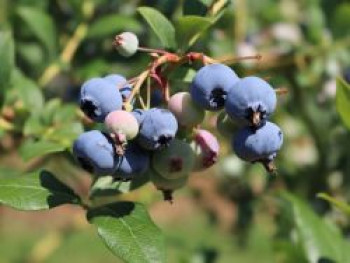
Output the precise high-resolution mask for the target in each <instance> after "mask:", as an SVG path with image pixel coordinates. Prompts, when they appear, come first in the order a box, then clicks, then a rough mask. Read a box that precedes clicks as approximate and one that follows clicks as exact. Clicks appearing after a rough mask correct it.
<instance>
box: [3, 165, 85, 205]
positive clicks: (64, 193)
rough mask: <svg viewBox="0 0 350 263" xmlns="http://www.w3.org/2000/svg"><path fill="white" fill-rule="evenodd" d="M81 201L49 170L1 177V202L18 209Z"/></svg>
mask: <svg viewBox="0 0 350 263" xmlns="http://www.w3.org/2000/svg"><path fill="white" fill-rule="evenodd" d="M79 202H80V199H79V197H78V196H77V195H76V194H75V193H74V192H73V191H72V189H70V188H69V187H68V186H66V185H65V184H63V183H61V182H60V181H59V180H57V179H56V177H55V176H54V175H53V174H52V173H50V172H48V171H39V172H34V173H30V174H26V175H24V176H20V177H15V178H1V179H0V203H1V204H3V205H7V206H10V207H12V208H15V209H18V210H26V211H34V210H45V209H50V208H53V207H56V206H59V205H63V204H77V203H79Z"/></svg>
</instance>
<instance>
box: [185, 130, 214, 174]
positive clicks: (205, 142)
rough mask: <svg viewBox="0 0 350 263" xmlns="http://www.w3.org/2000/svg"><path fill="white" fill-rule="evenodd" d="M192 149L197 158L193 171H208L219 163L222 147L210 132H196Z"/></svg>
mask: <svg viewBox="0 0 350 263" xmlns="http://www.w3.org/2000/svg"><path fill="white" fill-rule="evenodd" d="M191 147H192V149H193V152H194V153H195V157H196V158H195V164H194V167H193V171H201V170H204V169H207V168H209V167H211V166H212V165H214V164H215V163H216V162H217V160H218V155H219V149H220V145H219V142H218V139H217V138H216V137H215V136H214V135H213V134H212V133H210V132H209V131H206V130H202V129H199V130H196V132H195V135H194V140H193V142H192V143H191Z"/></svg>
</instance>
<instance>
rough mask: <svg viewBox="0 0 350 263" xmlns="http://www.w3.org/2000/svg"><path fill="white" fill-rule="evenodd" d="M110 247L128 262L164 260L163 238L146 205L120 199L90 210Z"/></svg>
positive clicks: (95, 223)
mask: <svg viewBox="0 0 350 263" xmlns="http://www.w3.org/2000/svg"><path fill="white" fill-rule="evenodd" d="M87 218H88V220H89V222H91V223H92V224H94V225H95V226H96V227H97V231H98V234H99V236H100V237H101V238H102V239H103V241H104V242H105V244H106V245H107V247H108V248H109V249H110V250H111V251H112V252H113V253H114V254H115V255H116V256H118V257H120V258H121V259H123V260H124V261H126V262H138V263H141V262H148V263H156V262H165V253H164V251H165V247H164V238H163V235H162V233H161V232H160V230H159V229H158V228H157V227H156V225H155V224H154V223H153V222H152V220H151V218H150V216H149V215H148V213H147V210H146V208H145V207H144V206H143V205H141V204H137V203H132V202H119V203H114V204H110V205H106V206H103V207H99V208H95V209H91V210H89V211H88V214H87Z"/></svg>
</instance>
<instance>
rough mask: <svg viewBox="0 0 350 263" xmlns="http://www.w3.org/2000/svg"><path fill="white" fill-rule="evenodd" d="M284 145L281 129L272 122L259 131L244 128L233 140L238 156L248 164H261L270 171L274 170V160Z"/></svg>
mask: <svg viewBox="0 0 350 263" xmlns="http://www.w3.org/2000/svg"><path fill="white" fill-rule="evenodd" d="M282 143H283V134H282V131H281V129H280V128H279V127H278V126H277V125H276V124H274V123H272V122H266V124H265V125H264V126H262V127H260V128H259V129H253V128H252V127H248V126H247V127H244V128H242V129H240V130H239V131H238V132H237V133H236V135H235V136H234V138H233V139H232V147H233V150H234V152H235V153H236V154H237V156H238V157H239V158H241V159H243V160H245V161H248V162H261V163H263V164H264V165H265V167H266V168H267V170H268V171H271V170H273V167H272V166H271V165H273V160H274V158H275V157H276V155H277V152H278V150H279V149H280V148H281V146H282Z"/></svg>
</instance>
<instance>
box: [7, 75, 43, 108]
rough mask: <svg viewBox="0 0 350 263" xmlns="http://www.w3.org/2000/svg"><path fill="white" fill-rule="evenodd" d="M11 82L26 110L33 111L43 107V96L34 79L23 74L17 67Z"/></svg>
mask: <svg viewBox="0 0 350 263" xmlns="http://www.w3.org/2000/svg"><path fill="white" fill-rule="evenodd" d="M11 84H12V87H13V88H14V89H15V90H16V92H17V95H18V96H19V98H20V99H21V100H22V102H23V104H24V107H25V108H26V109H27V110H28V111H30V112H35V111H39V110H41V109H42V108H43V105H44V97H43V94H42V91H41V90H40V89H39V87H38V85H37V84H36V83H35V82H34V81H32V80H31V79H29V78H27V77H26V76H24V75H23V73H22V72H20V70H19V69H16V70H15V71H14V72H13V78H12V83H11Z"/></svg>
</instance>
